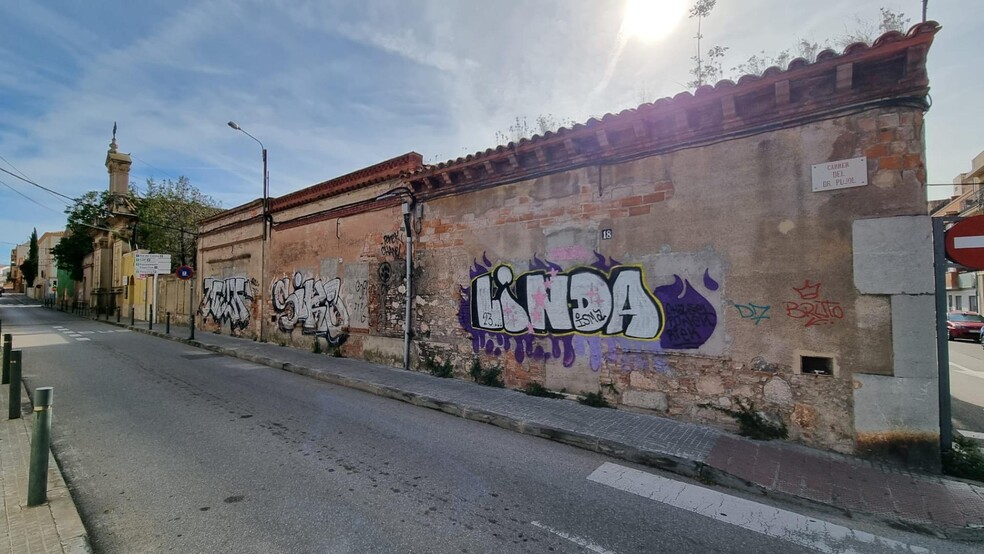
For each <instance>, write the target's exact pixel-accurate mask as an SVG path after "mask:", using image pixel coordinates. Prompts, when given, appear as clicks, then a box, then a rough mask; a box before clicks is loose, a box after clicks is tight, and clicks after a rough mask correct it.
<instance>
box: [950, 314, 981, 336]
mask: <svg viewBox="0 0 984 554" xmlns="http://www.w3.org/2000/svg"><path fill="white" fill-rule="evenodd" d="M982 327H984V316H982V315H981V314H979V313H977V312H947V314H946V330H947V335H948V337H947V338H949V339H950V340H954V339H971V340H974V341H980V340H981V328H982Z"/></svg>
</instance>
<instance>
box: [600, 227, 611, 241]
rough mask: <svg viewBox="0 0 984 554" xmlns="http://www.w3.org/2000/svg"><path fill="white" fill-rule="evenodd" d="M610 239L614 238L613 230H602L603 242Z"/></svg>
mask: <svg viewBox="0 0 984 554" xmlns="http://www.w3.org/2000/svg"><path fill="white" fill-rule="evenodd" d="M610 238H612V230H611V229H602V230H601V239H602V240H608V239H610Z"/></svg>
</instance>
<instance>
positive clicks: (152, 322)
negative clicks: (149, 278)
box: [148, 304, 154, 331]
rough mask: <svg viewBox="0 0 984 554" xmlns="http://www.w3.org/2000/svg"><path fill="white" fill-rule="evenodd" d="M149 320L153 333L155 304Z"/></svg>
mask: <svg viewBox="0 0 984 554" xmlns="http://www.w3.org/2000/svg"><path fill="white" fill-rule="evenodd" d="M148 319H150V330H151V331H153V330H154V305H153V304H151V305H150V317H149V318H148Z"/></svg>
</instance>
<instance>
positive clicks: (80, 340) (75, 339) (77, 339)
mask: <svg viewBox="0 0 984 554" xmlns="http://www.w3.org/2000/svg"><path fill="white" fill-rule="evenodd" d="M75 340H78V341H83V340H92V339H87V338H81V339H75Z"/></svg>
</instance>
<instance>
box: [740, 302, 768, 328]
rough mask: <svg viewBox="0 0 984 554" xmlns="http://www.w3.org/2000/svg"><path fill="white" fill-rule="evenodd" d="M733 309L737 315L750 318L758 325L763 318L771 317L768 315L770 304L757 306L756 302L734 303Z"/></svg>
mask: <svg viewBox="0 0 984 554" xmlns="http://www.w3.org/2000/svg"><path fill="white" fill-rule="evenodd" d="M735 309H736V310H738V315H739V316H740V317H741V318H742V319H751V320H752V321H754V322H755V325H758V324H759V323H761V322H762V320H763V319H772V316H770V315H769V310H770V309H772V306H759V305H758V304H752V303H751V302H749V303H748V304H735Z"/></svg>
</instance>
